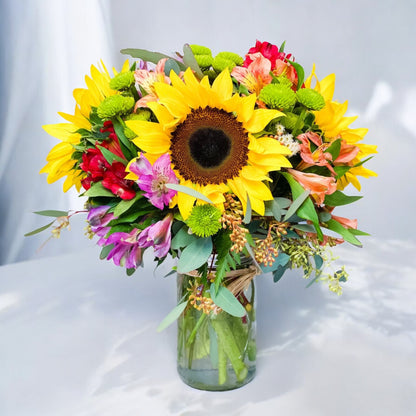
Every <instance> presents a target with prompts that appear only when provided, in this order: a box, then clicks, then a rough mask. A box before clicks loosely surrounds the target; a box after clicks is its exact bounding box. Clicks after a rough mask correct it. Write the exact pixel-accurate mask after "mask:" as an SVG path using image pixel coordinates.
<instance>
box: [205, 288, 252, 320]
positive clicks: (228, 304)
mask: <svg viewBox="0 0 416 416" xmlns="http://www.w3.org/2000/svg"><path fill="white" fill-rule="evenodd" d="M210 294H211V299H212V300H213V302H214V303H215V304H216V305H217V306H219V307H220V308H221V309H223V310H224V311H225V312H227V313H228V314H230V315H232V316H238V317H239V318H242V317H243V316H245V315H246V314H247V311H246V310H245V308H244V306H243V305H242V304H241V303H240V302H239V301H238V300H237V298H236V297H235V296H234V295H233V294H232V293H231V292H230V291H229V290H228V289H227V288H226V287H224V286H220V287H219V288H218V290H217V291H216V290H215V284H214V283H212V284H211V287H210Z"/></svg>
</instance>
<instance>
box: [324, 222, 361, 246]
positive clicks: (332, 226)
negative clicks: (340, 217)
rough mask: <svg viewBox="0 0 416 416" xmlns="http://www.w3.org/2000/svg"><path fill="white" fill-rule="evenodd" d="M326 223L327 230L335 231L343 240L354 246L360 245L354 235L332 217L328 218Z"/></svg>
mask: <svg viewBox="0 0 416 416" xmlns="http://www.w3.org/2000/svg"><path fill="white" fill-rule="evenodd" d="M326 224H327V227H328V229H329V230H332V231H335V232H336V233H338V234H339V235H341V236H342V238H343V239H344V240H345V241H348V242H349V243H351V244H353V245H355V246H358V247H362V244H361V242H360V241H359V240H358V239H357V238H356V237H355V236H354V234H353V233H351V232H350V231H349V230H348V229H346V228H345V227H343V226H342V225H341V224H340V223H339V222H338V221H335V220H334V219H332V220H329V221H328V222H327V223H326Z"/></svg>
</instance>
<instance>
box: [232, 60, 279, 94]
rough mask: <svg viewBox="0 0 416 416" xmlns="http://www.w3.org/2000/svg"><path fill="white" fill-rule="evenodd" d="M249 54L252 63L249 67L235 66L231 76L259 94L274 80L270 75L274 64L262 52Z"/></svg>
mask: <svg viewBox="0 0 416 416" xmlns="http://www.w3.org/2000/svg"><path fill="white" fill-rule="evenodd" d="M247 56H248V57H250V60H251V63H250V64H249V65H248V66H247V67H242V66H236V67H234V69H233V70H232V71H231V76H232V77H234V78H235V79H236V80H237V81H238V82H239V83H240V84H242V85H244V86H245V87H247V89H248V90H249V91H250V92H255V93H256V94H257V95H259V94H260V91H261V90H262V88H263V87H264V86H265V85H267V84H270V83H271V82H272V79H273V78H272V76H271V75H270V71H271V68H272V64H271V62H270V60H269V59H266V58H265V57H264V56H263V55H262V54H261V53H260V52H257V53H253V54H249V55H247Z"/></svg>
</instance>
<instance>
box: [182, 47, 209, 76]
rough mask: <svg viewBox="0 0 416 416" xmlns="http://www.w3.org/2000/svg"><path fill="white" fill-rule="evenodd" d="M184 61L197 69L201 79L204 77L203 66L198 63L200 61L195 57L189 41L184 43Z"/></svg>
mask: <svg viewBox="0 0 416 416" xmlns="http://www.w3.org/2000/svg"><path fill="white" fill-rule="evenodd" d="M183 63H184V64H185V65H186V66H187V67H189V68H191V69H192V70H193V71H195V73H196V75H197V76H198V78H199V79H202V78H203V77H204V74H203V73H202V71H201V68H200V67H199V65H198V62H197V61H196V59H195V55H194V53H193V52H192V49H191V47H190V46H189V44H187V43H185V45H183Z"/></svg>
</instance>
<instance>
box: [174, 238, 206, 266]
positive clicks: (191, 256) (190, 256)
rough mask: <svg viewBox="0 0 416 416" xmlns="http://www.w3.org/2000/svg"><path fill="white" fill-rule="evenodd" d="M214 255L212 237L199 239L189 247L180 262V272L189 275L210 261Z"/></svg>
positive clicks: (182, 254) (184, 251)
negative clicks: (212, 254)
mask: <svg viewBox="0 0 416 416" xmlns="http://www.w3.org/2000/svg"><path fill="white" fill-rule="evenodd" d="M211 253H212V240H211V237H206V238H198V239H197V240H195V241H193V242H192V243H191V244H189V246H187V247H186V248H185V249H184V250H183V252H182V253H181V256H180V257H179V260H178V272H179V273H188V272H190V271H192V270H195V269H197V268H198V267H200V266H202V265H203V264H204V263H206V262H207V261H208V258H209V256H210V255H211Z"/></svg>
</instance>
